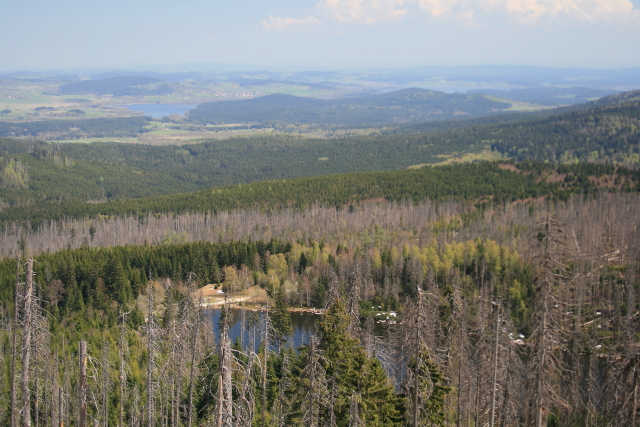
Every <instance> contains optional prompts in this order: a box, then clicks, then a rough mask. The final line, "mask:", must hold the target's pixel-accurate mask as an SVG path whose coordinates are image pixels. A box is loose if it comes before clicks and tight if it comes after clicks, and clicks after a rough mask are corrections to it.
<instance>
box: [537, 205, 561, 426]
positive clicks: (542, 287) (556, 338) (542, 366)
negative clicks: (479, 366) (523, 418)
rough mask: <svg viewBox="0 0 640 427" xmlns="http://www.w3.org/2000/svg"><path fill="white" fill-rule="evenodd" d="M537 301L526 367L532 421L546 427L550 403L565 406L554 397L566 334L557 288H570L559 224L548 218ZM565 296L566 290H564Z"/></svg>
mask: <svg viewBox="0 0 640 427" xmlns="http://www.w3.org/2000/svg"><path fill="white" fill-rule="evenodd" d="M537 237H538V251H537V267H538V273H537V277H536V280H535V286H536V299H535V312H534V316H533V333H532V335H531V338H530V339H531V342H533V343H534V347H533V353H532V355H531V359H530V360H531V361H530V364H529V372H530V373H531V377H530V379H531V381H532V384H531V390H532V391H533V393H531V395H532V398H533V399H532V404H533V405H532V411H533V419H534V424H535V426H536V427H542V426H543V425H546V421H545V418H546V416H545V414H546V413H547V411H548V408H550V407H551V405H552V404H553V403H560V404H561V405H563V406H567V405H566V403H565V402H564V400H563V399H562V398H561V397H560V396H559V394H558V393H557V390H558V381H559V379H560V376H561V372H560V371H561V367H562V362H561V360H559V358H558V357H557V354H558V352H559V351H561V350H562V347H563V344H562V341H563V340H562V336H563V334H564V333H565V332H564V330H563V328H562V325H560V320H561V319H562V309H563V308H564V302H563V301H561V300H560V299H559V298H557V295H556V293H557V289H558V287H559V286H561V285H562V286H565V287H567V286H569V284H570V282H571V280H570V278H569V277H568V273H567V266H566V264H565V262H564V261H565V259H566V257H567V249H566V245H565V237H566V236H565V233H564V230H563V228H562V227H561V226H560V225H559V224H558V222H557V221H556V220H554V219H552V218H551V216H550V215H547V218H546V221H545V222H544V223H543V224H541V227H540V230H539V232H538V235H537ZM565 292H566V290H565Z"/></svg>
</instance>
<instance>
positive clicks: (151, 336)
mask: <svg viewBox="0 0 640 427" xmlns="http://www.w3.org/2000/svg"><path fill="white" fill-rule="evenodd" d="M147 297H148V301H147V325H146V332H147V355H148V356H147V357H148V360H147V423H148V426H149V427H154V426H155V425H156V413H155V409H156V403H155V392H156V387H157V382H156V379H155V372H156V368H157V366H156V354H157V342H156V340H157V333H158V331H157V329H158V325H157V324H156V320H155V313H154V311H155V285H154V283H153V281H152V280H151V275H149V290H148V292H147Z"/></svg>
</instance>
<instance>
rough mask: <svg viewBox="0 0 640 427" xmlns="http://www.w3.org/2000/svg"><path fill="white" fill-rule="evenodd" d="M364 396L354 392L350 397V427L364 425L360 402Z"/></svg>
mask: <svg viewBox="0 0 640 427" xmlns="http://www.w3.org/2000/svg"><path fill="white" fill-rule="evenodd" d="M361 402H362V397H361V396H360V395H359V394H357V393H355V392H353V393H352V394H351V397H350V398H349V427H364V426H365V423H364V421H362V419H361V418H360V403H361Z"/></svg>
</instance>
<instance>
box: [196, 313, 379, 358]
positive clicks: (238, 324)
mask: <svg viewBox="0 0 640 427" xmlns="http://www.w3.org/2000/svg"><path fill="white" fill-rule="evenodd" d="M242 311H243V310H241V309H237V308H234V309H231V310H230V312H231V325H232V326H231V330H230V334H229V335H230V338H231V342H232V343H234V342H235V340H236V338H238V339H240V342H241V344H242V345H243V348H244V349H247V348H250V343H251V340H252V337H251V335H252V334H251V329H250V325H251V320H250V317H251V316H250V314H252V313H253V314H254V316H255V315H257V318H256V319H255V320H256V321H257V323H258V326H257V328H255V331H256V332H255V334H256V337H255V348H254V351H257V350H258V347H259V346H260V335H261V333H262V331H263V329H264V312H263V311H254V312H252V311H250V310H244V317H245V318H244V321H243V320H242V315H243V314H242ZM207 315H208V316H210V318H211V323H212V325H213V330H214V332H215V335H216V343H219V342H220V328H219V320H220V309H209V310H207ZM321 317H322V316H321V315H319V314H312V313H291V323H292V326H293V336H292V337H291V339H292V341H293V348H298V347H300V346H302V345H303V344H304V343H307V342H308V339H309V336H310V335H311V334H313V333H315V332H316V322H318V321H319V320H320V319H321ZM243 326H244V329H243ZM362 326H363V327H364V321H363V323H362ZM387 328H388V326H387V325H386V324H380V323H376V324H375V326H374V330H373V333H374V334H375V335H376V336H378V337H383V336H385V335H386V331H387Z"/></svg>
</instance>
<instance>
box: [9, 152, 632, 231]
mask: <svg viewBox="0 0 640 427" xmlns="http://www.w3.org/2000/svg"><path fill="white" fill-rule="evenodd" d="M134 176H135V175H134ZM122 178H123V179H125V178H126V175H125V176H123V177H122ZM148 178H149V179H151V180H152V179H153V176H150V177H148ZM141 179H146V177H144V176H141ZM140 182H142V183H144V182H145V181H140ZM160 188H161V187H160ZM599 190H611V191H623V192H638V191H639V190H640V171H638V170H633V169H626V168H623V167H614V166H612V165H568V166H561V167H558V168H554V167H552V166H550V165H546V164H542V163H523V164H517V165H513V164H507V163H503V164H501V163H490V162H484V163H476V164H463V165H455V166H439V167H435V168H423V169H416V170H408V171H396V172H359V173H352V174H344V175H329V176H322V177H310V178H299V179H294V180H274V181H264V182H258V183H253V184H248V185H242V184H237V185H232V186H227V187H220V188H212V189H207V190H202V191H199V192H195V193H187V194H174V195H167V196H158V197H149V198H142V199H127V200H113V201H108V202H103V203H95V202H94V203H86V202H84V201H77V200H66V201H62V202H59V201H50V202H38V203H35V204H32V205H26V206H15V207H6V208H5V209H4V210H3V211H2V212H0V223H7V222H18V223H20V224H25V223H27V222H28V223H29V224H31V227H37V226H39V225H40V224H42V221H47V220H50V219H62V218H82V217H92V218H95V217H98V216H103V215H107V216H113V215H117V216H121V215H134V214H136V215H145V214H146V213H148V212H151V213H157V214H160V213H173V214H178V213H189V212H200V213H213V214H215V213H217V212H221V211H226V210H236V209H261V210H274V209H282V208H296V209H300V208H308V207H309V206H312V205H314V204H317V205H319V206H332V207H336V208H337V209H341V208H344V207H345V206H348V205H350V204H357V203H360V202H364V201H368V200H392V201H397V202H400V201H411V202H414V203H418V202H420V201H423V200H434V201H445V200H456V201H464V202H467V203H482V202H486V201H492V200H495V201H503V200H508V201H510V200H523V199H529V198H537V197H550V198H554V199H566V198H567V197H568V196H569V195H571V194H583V195H585V196H587V195H594V194H596V193H597V192H598V191H599Z"/></svg>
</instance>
